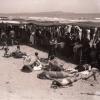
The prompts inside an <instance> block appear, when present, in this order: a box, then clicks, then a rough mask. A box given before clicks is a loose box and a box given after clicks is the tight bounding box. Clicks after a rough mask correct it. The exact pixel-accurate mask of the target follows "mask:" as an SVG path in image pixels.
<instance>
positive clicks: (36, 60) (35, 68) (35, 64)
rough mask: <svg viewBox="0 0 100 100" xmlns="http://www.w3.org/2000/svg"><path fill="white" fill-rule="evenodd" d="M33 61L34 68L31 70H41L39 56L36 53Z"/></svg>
mask: <svg viewBox="0 0 100 100" xmlns="http://www.w3.org/2000/svg"><path fill="white" fill-rule="evenodd" d="M35 57H36V58H35V61H34V67H33V69H34V70H41V69H42V64H41V62H40V58H39V55H38V52H35Z"/></svg>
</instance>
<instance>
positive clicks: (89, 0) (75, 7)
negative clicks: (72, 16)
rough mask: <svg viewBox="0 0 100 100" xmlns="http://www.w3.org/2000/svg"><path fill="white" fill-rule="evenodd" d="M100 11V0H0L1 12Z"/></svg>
mask: <svg viewBox="0 0 100 100" xmlns="http://www.w3.org/2000/svg"><path fill="white" fill-rule="evenodd" d="M48 11H49V12H50V11H63V12H74V13H100V0H0V13H25V12H27V13H31V12H32V13H35V12H48Z"/></svg>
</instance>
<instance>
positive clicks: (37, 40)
mask: <svg viewBox="0 0 100 100" xmlns="http://www.w3.org/2000/svg"><path fill="white" fill-rule="evenodd" d="M0 35H1V37H0V40H1V45H2V49H4V51H5V53H4V57H10V56H13V57H14V58H24V65H23V67H22V71H29V72H32V71H33V70H43V72H42V73H40V74H39V75H37V77H38V78H41V79H50V80H53V82H52V86H55V85H56V86H58V85H60V86H63V85H65V86H66V85H68V84H71V83H72V82H76V81H78V80H80V79H84V77H83V76H80V72H83V73H84V71H85V73H86V74H87V73H88V74H87V76H86V77H85V79H88V78H89V77H91V76H93V77H94V80H96V76H95V74H96V72H97V71H98V70H97V69H100V28H99V27H81V26H76V25H52V26H40V25H35V24H27V25H26V24H24V25H11V24H4V23H2V24H1V25H0ZM22 43H24V44H29V43H31V46H32V47H37V48H43V49H45V50H47V51H48V58H47V62H46V64H44V63H43V61H42V60H41V58H40V57H39V54H38V52H35V55H34V56H35V58H36V59H34V60H32V58H31V57H30V55H28V54H26V53H24V52H22V51H21V50H20V44H22ZM15 44H16V46H17V48H16V50H15V51H14V52H12V53H8V52H9V45H12V46H13V45H15ZM57 53H61V54H62V55H64V56H65V57H66V58H67V59H69V60H73V62H74V63H78V66H76V68H74V69H71V70H68V69H67V70H66V69H65V68H63V65H62V64H59V63H58V61H57V59H56V56H57ZM44 62H45V60H44ZM95 68H97V69H95ZM81 74H82V73H81ZM59 78H60V79H61V80H58V79H59Z"/></svg>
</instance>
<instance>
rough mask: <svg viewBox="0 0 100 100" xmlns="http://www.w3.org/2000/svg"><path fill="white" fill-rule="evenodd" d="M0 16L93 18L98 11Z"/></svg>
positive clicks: (99, 15) (97, 15)
mask: <svg viewBox="0 0 100 100" xmlns="http://www.w3.org/2000/svg"><path fill="white" fill-rule="evenodd" d="M0 16H27V17H28V16H35V17H57V18H65V19H67V18H70V19H74V18H86V19H93V18H100V13H89V14H88V13H67V12H60V11H55V12H40V13H9V14H7V13H6V14H5V13H1V14H0Z"/></svg>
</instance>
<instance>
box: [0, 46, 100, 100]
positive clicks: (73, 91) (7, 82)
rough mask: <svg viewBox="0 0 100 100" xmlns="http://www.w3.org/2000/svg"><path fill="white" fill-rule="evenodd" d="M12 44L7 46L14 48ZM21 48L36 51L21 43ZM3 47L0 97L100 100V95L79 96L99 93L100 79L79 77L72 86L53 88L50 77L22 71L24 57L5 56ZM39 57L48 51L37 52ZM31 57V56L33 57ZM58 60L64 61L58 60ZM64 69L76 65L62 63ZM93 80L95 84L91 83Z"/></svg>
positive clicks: (6, 99)
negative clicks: (91, 84)
mask: <svg viewBox="0 0 100 100" xmlns="http://www.w3.org/2000/svg"><path fill="white" fill-rule="evenodd" d="M14 49H15V46H13V47H10V50H14ZM21 50H22V51H23V52H26V53H28V54H33V55H34V52H35V51H37V50H36V49H34V48H31V47H28V46H22V47H21ZM3 52H4V51H3V50H0V100H100V96H94V95H82V94H81V93H87V92H94V93H97V92H100V78H99V77H98V83H96V82H94V81H93V79H90V80H88V81H83V80H80V81H78V82H76V83H74V84H73V86H72V87H66V88H59V89H52V88H50V85H51V81H50V80H40V79H38V78H37V74H38V73H40V71H33V72H32V73H24V72H21V71H20V69H21V68H22V66H23V59H14V58H12V57H11V58H4V57H2V56H3ZM38 52H39V54H40V57H45V58H46V57H47V53H45V52H42V51H39V50H38ZM33 57H34V56H33ZM58 60H59V62H60V63H65V62H64V61H63V60H60V59H58ZM64 66H65V67H66V68H68V67H74V66H75V65H73V64H70V63H65V65H64ZM89 83H93V84H94V86H90V84H89Z"/></svg>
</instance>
